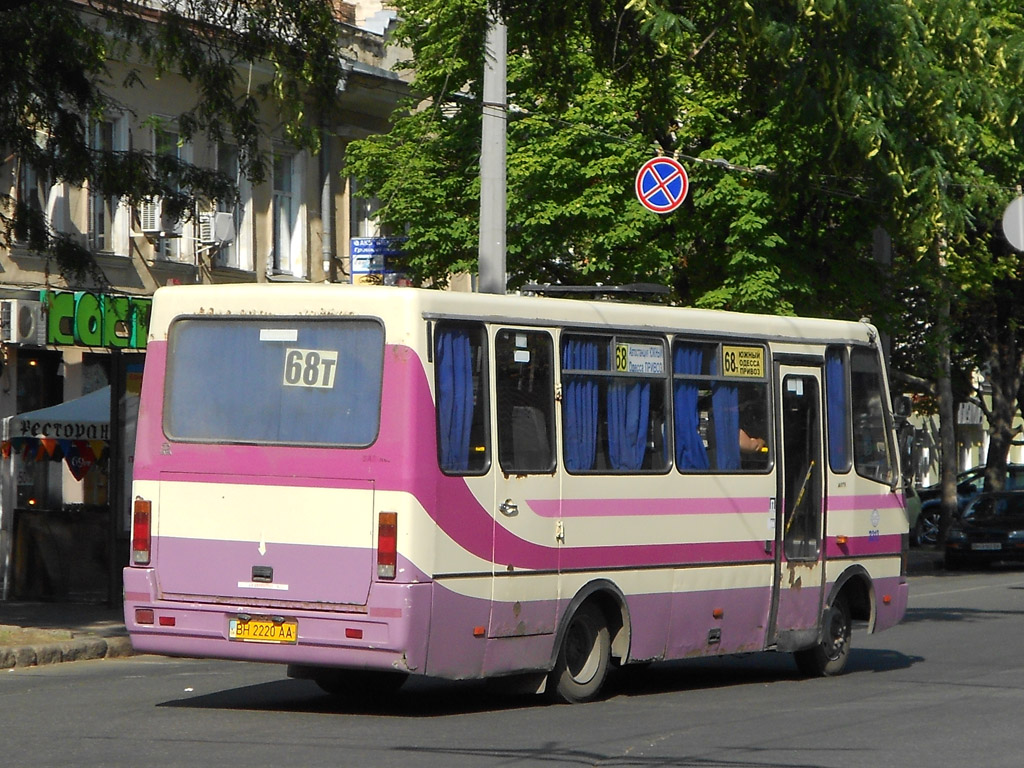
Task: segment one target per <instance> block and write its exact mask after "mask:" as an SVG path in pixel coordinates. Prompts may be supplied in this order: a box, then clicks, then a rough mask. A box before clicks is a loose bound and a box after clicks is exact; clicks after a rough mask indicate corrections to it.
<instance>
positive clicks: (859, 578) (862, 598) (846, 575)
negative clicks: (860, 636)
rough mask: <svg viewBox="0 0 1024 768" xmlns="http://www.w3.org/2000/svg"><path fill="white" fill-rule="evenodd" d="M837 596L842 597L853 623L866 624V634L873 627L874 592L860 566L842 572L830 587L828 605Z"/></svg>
mask: <svg viewBox="0 0 1024 768" xmlns="http://www.w3.org/2000/svg"><path fill="white" fill-rule="evenodd" d="M839 595H843V597H844V599H845V600H846V604H847V606H848V607H849V609H850V618H851V619H853V620H854V621H864V622H867V625H868V632H871V631H873V629H874V625H875V590H874V589H873V587H872V581H871V576H870V575H869V574H868V572H867V570H866V569H865V568H864V566H862V565H854V566H851V567H849V568H847V569H846V570H845V571H843V573H842V575H841V576H840V577H839V578H838V579H836V583H835V584H833V585H832V591H831V594H830V595H829V598H828V605H832V604H833V603H834V602H835V600H836V598H837V597H838V596H839Z"/></svg>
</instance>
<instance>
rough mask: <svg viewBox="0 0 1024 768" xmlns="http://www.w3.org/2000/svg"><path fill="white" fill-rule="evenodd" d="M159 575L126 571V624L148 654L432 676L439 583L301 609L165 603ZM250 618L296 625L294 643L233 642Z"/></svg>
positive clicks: (383, 588)
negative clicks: (236, 628) (235, 629)
mask: <svg viewBox="0 0 1024 768" xmlns="http://www.w3.org/2000/svg"><path fill="white" fill-rule="evenodd" d="M155 582H156V579H155V574H154V571H153V570H152V569H150V568H138V567H129V568H126V569H125V570H124V590H125V592H124V598H125V599H124V618H125V627H126V628H127V630H128V633H129V635H130V637H131V641H132V646H133V647H134V648H135V650H136V651H138V652H141V653H156V654H161V655H165V656H188V657H194V658H216V659H232V660H239V661H258V662H267V663H279V664H299V665H307V666H324V667H351V668H358V669H379V670H388V671H400V672H405V673H411V674H422V673H424V672H425V662H426V653H427V637H428V635H429V633H428V629H429V624H430V607H429V606H430V604H431V600H430V595H429V594H422V595H415V593H427V592H428V590H430V589H432V587H433V585H432V584H431V583H420V584H381V583H376V584H374V585H373V587H372V589H371V597H370V600H369V602H368V604H367V605H366V606H358V607H354V608H351V609H349V610H346V609H345V607H344V606H332V609H331V610H327V609H324V608H318V609H316V610H314V609H313V608H308V609H295V608H281V607H259V606H256V605H245V604H241V603H226V602H217V603H215V602H202V601H195V600H192V601H190V600H177V599H175V600H168V599H164V598H161V597H159V595H158V591H157V589H156V583H155ZM240 617H241V618H243V619H248V620H257V621H262V620H268V621H271V622H274V621H278V622H280V620H282V619H283V620H285V621H286V622H294V623H295V628H296V632H295V637H294V640H288V641H284V642H278V641H274V642H267V641H253V640H237V639H232V638H231V637H230V630H229V627H230V624H231V622H232V620H238V619H239V618H240Z"/></svg>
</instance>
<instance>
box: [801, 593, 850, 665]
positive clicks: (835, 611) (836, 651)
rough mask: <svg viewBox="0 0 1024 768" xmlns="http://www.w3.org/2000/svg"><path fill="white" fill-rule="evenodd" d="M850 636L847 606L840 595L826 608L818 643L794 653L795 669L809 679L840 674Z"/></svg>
mask: <svg viewBox="0 0 1024 768" xmlns="http://www.w3.org/2000/svg"><path fill="white" fill-rule="evenodd" d="M850 635H851V620H850V606H849V605H847V602H846V597H845V596H844V595H842V594H840V595H838V596H837V597H836V599H835V600H834V601H833V603H832V605H830V606H829V607H828V608H826V609H825V614H824V616H823V618H822V638H821V642H820V643H818V644H817V645H816V646H814V647H813V648H805V649H803V650H801V651H797V652H796V653H794V654H793V658H794V659H795V660H796V666H797V669H799V670H800V672H802V673H803V674H804V675H807V676H808V677H834V676H836V675H841V674H842V673H843V671H844V670H845V669H846V661H847V659H849V657H850Z"/></svg>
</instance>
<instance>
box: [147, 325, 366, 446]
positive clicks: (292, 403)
mask: <svg viewBox="0 0 1024 768" xmlns="http://www.w3.org/2000/svg"><path fill="white" fill-rule="evenodd" d="M169 341H170V355H169V356H168V370H167V379H166V389H165V393H166V394H165V397H166V401H165V409H164V432H165V434H166V435H167V437H169V438H170V439H172V440H178V441H183V442H223V443H270V444H289V445H331V446H346V447H364V446H367V445H369V444H371V443H372V442H373V441H374V440H375V439H376V437H377V430H378V427H379V423H380V400H381V382H382V379H383V365H384V363H383V360H384V329H383V327H382V326H381V325H380V324H379V323H378V322H375V321H371V320H358V319H353V320H338V319H316V320H310V319H301V320H299V319H291V320H289V319H279V318H275V319H273V320H270V319H264V318H245V319H226V318H223V317H221V318H216V319H215V318H195V317H193V318H186V319H182V320H179V321H177V322H176V323H174V325H173V326H172V328H171V331H170V335H169ZM243 393H244V394H243Z"/></svg>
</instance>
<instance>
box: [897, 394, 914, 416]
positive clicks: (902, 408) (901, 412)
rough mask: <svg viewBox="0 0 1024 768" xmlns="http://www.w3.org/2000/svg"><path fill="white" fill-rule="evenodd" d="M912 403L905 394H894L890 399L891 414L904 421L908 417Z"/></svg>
mask: <svg viewBox="0 0 1024 768" xmlns="http://www.w3.org/2000/svg"><path fill="white" fill-rule="evenodd" d="M913 409H914V408H913V405H912V404H911V402H910V398H909V397H908V396H907V395H895V396H894V397H893V399H892V415H893V416H894V417H896V418H897V419H901V420H903V421H906V420H907V419H908V418H910V412H911V411H912V410H913Z"/></svg>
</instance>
